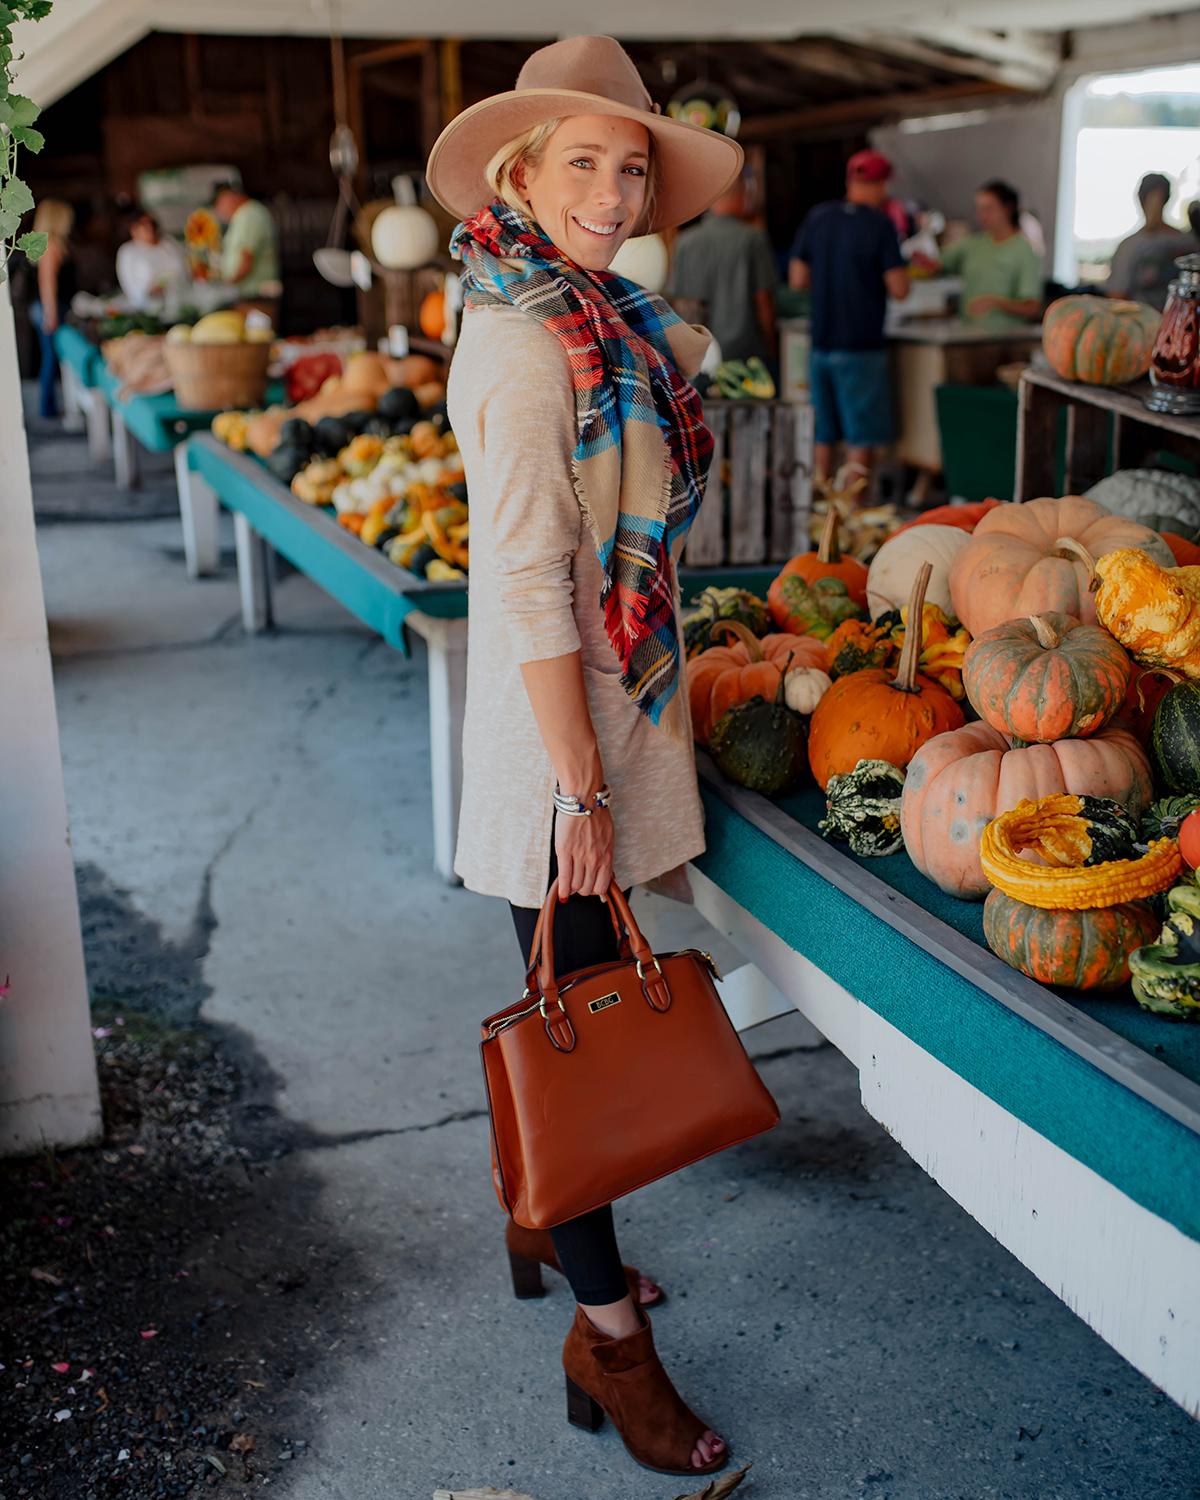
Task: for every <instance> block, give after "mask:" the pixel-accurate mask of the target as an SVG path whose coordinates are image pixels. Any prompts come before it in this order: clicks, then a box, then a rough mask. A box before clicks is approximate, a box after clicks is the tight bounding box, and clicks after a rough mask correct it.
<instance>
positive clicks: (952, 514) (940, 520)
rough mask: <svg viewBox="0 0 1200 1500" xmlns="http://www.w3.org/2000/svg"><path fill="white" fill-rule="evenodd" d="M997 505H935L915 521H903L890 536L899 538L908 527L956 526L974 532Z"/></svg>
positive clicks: (991, 502)
mask: <svg viewBox="0 0 1200 1500" xmlns="http://www.w3.org/2000/svg"><path fill="white" fill-rule="evenodd" d="M999 504H1000V501H999V500H980V501H978V502H976V503H975V504H974V505H935V506H934V507H933V509H932V510H927V511H925V512H924V514H923V515H919V516H918V517H917V519H916V520H915V521H905V523H904V525H903V526H898V527H897V528H896V530H895V531H893V532H892V535H893V536H899V535H900V533H901V532H902V531H907V530H908V529H909V527H910V526H957V527H958V528H959V529H960V530H962V531H974V530H975V528H976V526H978V525H979V523H980V521H982V520H983V518H984V516H986V515H987V513H988V511H989V510H995V508H996V507H997V505H999Z"/></svg>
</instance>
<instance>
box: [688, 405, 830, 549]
mask: <svg viewBox="0 0 1200 1500" xmlns="http://www.w3.org/2000/svg"><path fill="white" fill-rule="evenodd" d="M704 420H705V421H706V422H707V423H708V425H709V427H710V428H711V429H712V434H713V438H714V442H715V447H714V450H713V459H712V467H711V468H710V469H709V478H708V492H707V494H706V495H705V498H704V504H703V505H702V506H701V507H700V512H699V514H698V515H697V517H696V519H695V521H694V522H693V523H692V529H691V531H690V532H689V533H688V541H687V547H686V548H685V550H684V554H683V561H684V562H685V563H686V564H687V565H688V566H689V567H693V568H695V567H713V566H721V565H726V564H727V565H730V566H732V565H735V564H747V563H766V562H786V561H787V560H788V558H789V557H794V556H795V554H796V553H797V552H806V551H808V550H809V541H808V519H809V513H810V511H811V510H812V452H813V409H812V407H811V406H810V405H808V404H807V403H803V404H802V403H793V402H790V401H715V400H714V401H706V402H705V403H704Z"/></svg>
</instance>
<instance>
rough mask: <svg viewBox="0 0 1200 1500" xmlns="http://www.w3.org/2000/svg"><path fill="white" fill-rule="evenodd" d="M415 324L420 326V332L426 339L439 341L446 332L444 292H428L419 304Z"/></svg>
mask: <svg viewBox="0 0 1200 1500" xmlns="http://www.w3.org/2000/svg"><path fill="white" fill-rule="evenodd" d="M417 322H418V323H419V324H420V325H421V332H422V333H423V334H424V335H425V337H426V338H427V339H440V338H441V336H442V334H443V333H445V331H446V294H445V292H430V293H429V295H428V296H427V297H426V298H425V300H424V301H423V302H422V303H421V311H420V312H419V313H418V314H417Z"/></svg>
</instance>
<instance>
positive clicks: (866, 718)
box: [808, 563, 963, 789]
mask: <svg viewBox="0 0 1200 1500" xmlns="http://www.w3.org/2000/svg"><path fill="white" fill-rule="evenodd" d="M932 572H933V569H932V568H931V567H930V565H929V564H928V563H922V565H921V571H920V572H919V573H918V574H917V577H916V580H915V581H914V583H913V590H912V595H911V596H910V598H909V601H908V617H909V619H910V620H919V619H922V618H923V614H922V610H923V606H924V602H925V590H926V588H927V586H928V584H929V577H930V574H931V573H932ZM920 654H921V632H920V631H919V630H908V631H905V634H904V649H903V650H902V651H901V653H900V666H899V668H898V670H897V672H896V675H895V677H893V676H892V674H891V672H889V671H887V670H886V669H885V668H882V667H867V668H865V669H864V670H863V671H861V672H852V673H850V674H849V675H848V676H846V677H839V678H838V680H837V681H836V682H835V683H834V684H833V686H832V687H831V688H830V689H829V691H828V692H827V693H826V694H825V695H824V697H823V698H822V699H821V701H820V703H818V704H817V707H816V709H815V711H814V712H813V716H812V721H811V723H810V724H809V730H808V763H809V765H810V766H811V767H812V772H813V775H814V776H815V777H816V778H817V784H818V786H820V787H821V788H822V789H824V788H825V787H826V786H827V785H828V784H829V778H830V777H831V776H837V775H842V774H844V773H845V772H847V771H853V770H854V768H855V766H857V765H858V763H859V761H860V760H886V761H888V762H889V763H890V764H891V765H893V766H899V767H900V768H901V770H903V768H904V767H905V766H906V765H908V763H909V761H910V760H911V759H912V757H913V756H914V755H915V754H916V752H917V751H918V750H919V749H920V748H921V746H922V745H923V744H924V743H925V741H926V740H928V739H932V738H933V736H934V735H936V734H942V733H944V732H945V731H946V730H948V729H957V728H958V727H959V725H961V724H962V722H963V711H962V709H961V708H959V706H958V704H957V703H955V701H954V699H953V698H952V697H951V696H950V694H949V693H948V692H947V691H946V690H945V688H943V687H939V686H938V684H937V683H936V682H931V681H930V680H929V678H928V677H921V676H918V674H917V660H918V658H919V657H920Z"/></svg>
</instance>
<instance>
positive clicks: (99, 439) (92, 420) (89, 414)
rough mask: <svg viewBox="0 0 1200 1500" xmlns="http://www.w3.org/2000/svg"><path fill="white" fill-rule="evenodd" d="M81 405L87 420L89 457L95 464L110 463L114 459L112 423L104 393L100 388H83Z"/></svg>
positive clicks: (80, 395)
mask: <svg viewBox="0 0 1200 1500" xmlns="http://www.w3.org/2000/svg"><path fill="white" fill-rule="evenodd" d="M79 404H80V406H82V407H83V415H84V417H85V418H86V420H87V437H88V457H89V458H90V459H91V461H92V463H94V464H104V463H108V461H109V460H110V459H111V458H112V423H111V420H110V418H109V415H108V402H107V401H106V400H105V399H104V392H103V391H102V390H101V389H100V387H99V386H81V387H80V390H79Z"/></svg>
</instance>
